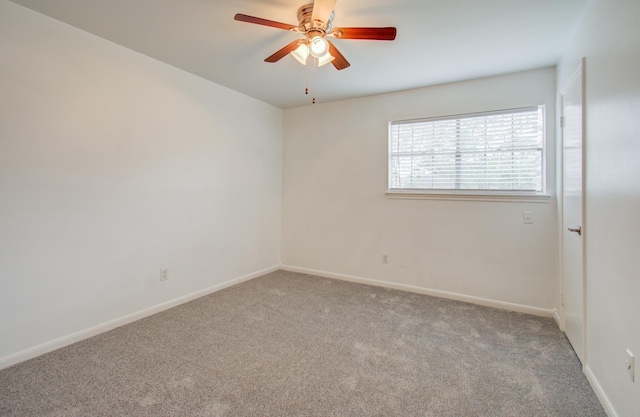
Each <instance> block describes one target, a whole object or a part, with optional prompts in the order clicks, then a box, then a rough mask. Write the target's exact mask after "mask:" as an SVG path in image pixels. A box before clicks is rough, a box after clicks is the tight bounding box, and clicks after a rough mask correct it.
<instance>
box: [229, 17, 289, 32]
mask: <svg viewBox="0 0 640 417" xmlns="http://www.w3.org/2000/svg"><path fill="white" fill-rule="evenodd" d="M233 18H234V19H235V20H237V21H239V22H247V23H254V24H256V25H262V26H269V27H272V28H278V29H284V30H291V29H294V28H296V27H297V26H293V25H288V24H286V23H280V22H275V21H273V20H267V19H263V18H261V17H253V16H248V15H246V14H241V13H238V14H237V15H235V16H233Z"/></svg>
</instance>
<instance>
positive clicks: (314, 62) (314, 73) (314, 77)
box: [311, 57, 316, 104]
mask: <svg viewBox="0 0 640 417" xmlns="http://www.w3.org/2000/svg"><path fill="white" fill-rule="evenodd" d="M315 92H316V58H315V57H314V58H313V93H314V94H315ZM311 104H316V98H315V97H313V100H311Z"/></svg>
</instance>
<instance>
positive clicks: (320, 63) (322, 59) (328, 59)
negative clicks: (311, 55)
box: [318, 52, 336, 67]
mask: <svg viewBox="0 0 640 417" xmlns="http://www.w3.org/2000/svg"><path fill="white" fill-rule="evenodd" d="M334 59H336V58H335V57H333V56H331V54H330V53H329V52H327V53H326V54H324V55H322V56H321V57H320V58H318V66H319V67H321V66H323V65H326V64H328V63H329V62H331V61H333V60H334Z"/></svg>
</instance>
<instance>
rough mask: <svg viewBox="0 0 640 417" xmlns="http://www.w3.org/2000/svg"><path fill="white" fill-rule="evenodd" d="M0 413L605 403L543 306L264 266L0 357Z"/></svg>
mask: <svg viewBox="0 0 640 417" xmlns="http://www.w3.org/2000/svg"><path fill="white" fill-rule="evenodd" d="M0 415H2V416H403V417H406V416H604V415H605V414H604V411H603V410H602V407H601V406H600V405H599V403H598V401H597V399H596V397H595V395H594V393H593V391H592V390H591V388H590V386H589V384H588V383H587V381H586V379H585V377H584V375H583V374H582V372H581V370H580V363H579V362H578V359H577V358H576V356H575V354H574V353H573V351H572V350H571V347H570V346H569V343H568V342H567V340H566V339H565V337H564V335H563V334H562V333H561V332H560V331H559V330H558V328H557V327H556V325H555V323H554V322H553V320H550V319H544V318H539V317H532V316H528V315H524V314H518V313H511V312H506V311H501V310H497V309H491V308H486V307H480V306H475V305H470V304H464V303H460V302H455V301H449V300H444V299H438V298H433V297H428V296H423V295H417V294H410V293H404V292H399V291H394V290H387V289H382V288H377V287H370V286H365V285H359V284H353V283H347V282H341V281H335V280H330V279H325V278H319V277H313V276H308V275H301V274H295V273H289V272H282V271H279V272H275V273H272V274H269V275H265V276H263V277H260V278H257V279H254V280H252V281H249V282H246V283H243V284H240V285H237V286H235V287H232V288H228V289H226V290H223V291H220V292H218V293H215V294H212V295H209V296H206V297H203V298H200V299H198V300H195V301H193V302H190V303H188V304H185V305H182V306H179V307H176V308H174V309H171V310H168V311H166V312H163V313H160V314H157V315H155V316H152V317H149V318H147V319H144V320H140V321H138V322H136V323H133V324H130V325H127V326H124V327H121V328H118V329H115V330H113V331H110V332H108V333H104V334H102V335H99V336H96V337H93V338H91V339H88V340H85V341H82V342H80V343H77V344H74V345H72V346H69V347H66V348H63V349H60V350H58V351H55V352H52V353H50V354H47V355H44V356H41V357H39V358H36V359H33V360H30V361H27V362H24V363H22V364H19V365H16V366H14V367H11V368H8V369H5V370H3V371H0Z"/></svg>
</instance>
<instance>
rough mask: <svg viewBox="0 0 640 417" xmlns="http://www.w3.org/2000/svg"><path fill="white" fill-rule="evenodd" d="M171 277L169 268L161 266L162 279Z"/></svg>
mask: <svg viewBox="0 0 640 417" xmlns="http://www.w3.org/2000/svg"><path fill="white" fill-rule="evenodd" d="M168 279H169V268H160V281H166V280H168Z"/></svg>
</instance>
